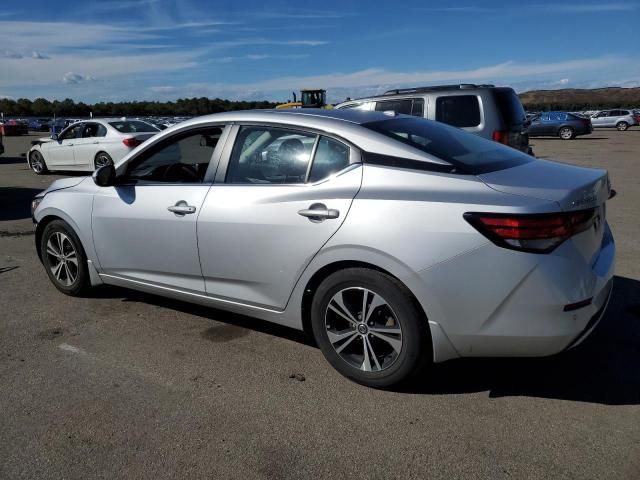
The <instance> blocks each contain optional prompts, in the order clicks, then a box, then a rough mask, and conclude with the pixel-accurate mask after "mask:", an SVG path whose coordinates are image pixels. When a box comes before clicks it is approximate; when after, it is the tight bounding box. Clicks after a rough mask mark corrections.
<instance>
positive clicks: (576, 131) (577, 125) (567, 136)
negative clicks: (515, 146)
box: [529, 112, 593, 140]
mask: <svg viewBox="0 0 640 480" xmlns="http://www.w3.org/2000/svg"><path fill="white" fill-rule="evenodd" d="M592 131H593V126H592V125H591V120H590V119H588V118H583V117H580V116H578V115H574V114H573V113H568V112H545V113H540V114H539V115H538V116H536V117H533V118H532V119H531V124H530V125H529V136H530V137H545V136H552V137H560V138H561V139H562V140H572V139H574V138H576V137H577V136H579V135H589V134H590V133H591V132H592Z"/></svg>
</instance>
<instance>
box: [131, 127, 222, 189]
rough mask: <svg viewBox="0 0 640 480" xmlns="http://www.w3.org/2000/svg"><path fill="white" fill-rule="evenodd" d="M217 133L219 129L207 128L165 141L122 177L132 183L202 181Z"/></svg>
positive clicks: (145, 153)
mask: <svg viewBox="0 0 640 480" xmlns="http://www.w3.org/2000/svg"><path fill="white" fill-rule="evenodd" d="M221 134H222V129H221V128H208V129H202V130H197V131H195V132H194V131H191V132H186V133H183V134H181V135H177V136H175V137H172V138H169V139H167V140H166V141H164V142H162V143H160V144H158V145H157V146H156V147H154V148H151V149H150V150H148V151H146V152H144V153H143V154H141V155H140V156H139V157H137V158H136V159H135V160H133V161H132V162H131V163H130V164H129V166H128V167H127V173H126V177H127V179H129V180H134V181H152V182H176V183H199V182H202V180H203V179H204V175H205V172H206V170H207V167H208V165H209V162H210V161H211V157H212V155H213V150H214V149H215V147H216V144H217V143H218V140H219V139H220V135H221Z"/></svg>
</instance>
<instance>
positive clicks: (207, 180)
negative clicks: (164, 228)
mask: <svg viewBox="0 0 640 480" xmlns="http://www.w3.org/2000/svg"><path fill="white" fill-rule="evenodd" d="M230 127H231V124H230V123H224V124H211V125H198V126H197V127H192V128H185V129H184V130H180V131H178V132H173V133H172V134H171V135H167V136H166V137H164V138H161V139H159V140H158V141H156V142H154V143H153V144H149V145H148V146H147V148H145V149H144V150H142V151H141V152H139V153H138V154H137V155H136V156H134V157H131V158H129V159H128V160H127V161H126V162H125V163H123V164H122V165H120V166H119V167H120V168H124V172H123V173H122V174H120V175H119V176H118V179H119V181H118V182H117V185H118V186H125V185H136V186H150V185H155V186H158V185H165V186H166V185H184V186H187V185H192V186H193V185H211V184H212V183H213V181H214V179H215V174H216V171H217V169H218V166H219V164H220V158H221V155H222V152H223V150H224V147H226V143H227V140H228V138H229V129H230ZM213 128H220V129H222V133H221V134H220V138H219V139H218V143H217V144H216V147H215V148H214V149H213V152H212V153H211V158H210V159H209V165H208V166H207V170H206V172H205V174H204V177H203V179H202V182H200V183H193V182H158V181H152V180H135V179H131V178H128V177H126V173H127V171H128V170H129V168H130V166H131V165H133V164H134V163H135V164H136V165H137V164H139V163H141V162H143V161H144V160H145V159H147V158H149V156H151V155H154V154H155V153H157V152H158V151H159V150H162V149H163V148H165V147H166V146H167V145H169V144H171V143H175V142H177V141H180V140H182V139H183V138H187V137H190V136H192V135H196V134H198V132H203V131H207V130H211V129H213ZM176 139H177V140H176ZM216 160H217V161H216ZM214 165H215V166H214ZM212 169H213V170H212Z"/></svg>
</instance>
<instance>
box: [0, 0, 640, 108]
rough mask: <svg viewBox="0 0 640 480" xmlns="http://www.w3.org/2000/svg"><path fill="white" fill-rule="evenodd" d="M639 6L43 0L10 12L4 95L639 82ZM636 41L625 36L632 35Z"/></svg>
mask: <svg viewBox="0 0 640 480" xmlns="http://www.w3.org/2000/svg"><path fill="white" fill-rule="evenodd" d="M639 26H640V1H624V0H621V1H615V0H614V1H610V2H603V1H600V2H597V1H593V0H585V1H553V2H549V1H544V0H541V1H539V2H535V1H534V2H532V3H528V4H526V5H523V4H520V2H492V1H484V2H475V3H474V2H470V1H460V2H456V1H453V2H428V1H422V2H421V1H405V2H389V1H388V0H385V1H377V0H375V1H374V0H372V1H353V0H340V1H335V0H324V1H322V2H305V1H302V0H298V1H290V2H285V1H268V2H265V1H264V0H261V1H255V0H243V1H202V0H130V1H128V0H101V1H100V2H91V1H87V0H81V1H76V0H66V1H64V2H52V1H50V0H47V1H43V0H30V1H29V2H23V3H18V2H3V6H2V7H0V38H2V46H0V97H10V98H19V97H27V98H32V99H33V98H36V97H45V98H49V99H54V98H57V99H63V98H66V97H70V98H73V99H76V100H83V101H91V102H94V101H117V100H171V99H176V98H180V97H192V96H208V97H222V98H230V99H263V98H267V99H271V100H286V99H287V98H290V97H291V94H290V92H291V91H292V90H299V89H300V88H303V87H323V88H326V89H327V90H328V96H329V99H330V100H331V101H340V100H343V99H344V98H345V97H346V96H351V97H356V96H362V95H367V94H371V93H377V92H380V91H384V90H385V89H388V88H391V87H399V86H412V85H428V84H437V83H452V82H476V83H477V82H492V83H496V84H500V85H511V86H513V87H515V88H516V89H517V90H519V91H524V90H528V89H533V88H564V87H576V88H591V87H599V86H610V85H611V86H640V36H639V33H640V28H639ZM621 39H622V40H623V41H620V40H621Z"/></svg>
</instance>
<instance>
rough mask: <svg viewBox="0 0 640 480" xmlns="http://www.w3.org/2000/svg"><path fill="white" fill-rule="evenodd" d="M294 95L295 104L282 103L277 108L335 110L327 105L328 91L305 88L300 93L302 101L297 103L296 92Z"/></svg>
mask: <svg viewBox="0 0 640 480" xmlns="http://www.w3.org/2000/svg"><path fill="white" fill-rule="evenodd" d="M292 93H293V102H287V103H282V104H280V105H277V106H276V108H279V109H280V108H333V105H327V91H326V90H323V89H312V88H305V89H303V90H301V91H300V100H301V101H299V102H298V101H297V98H296V92H292Z"/></svg>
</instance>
